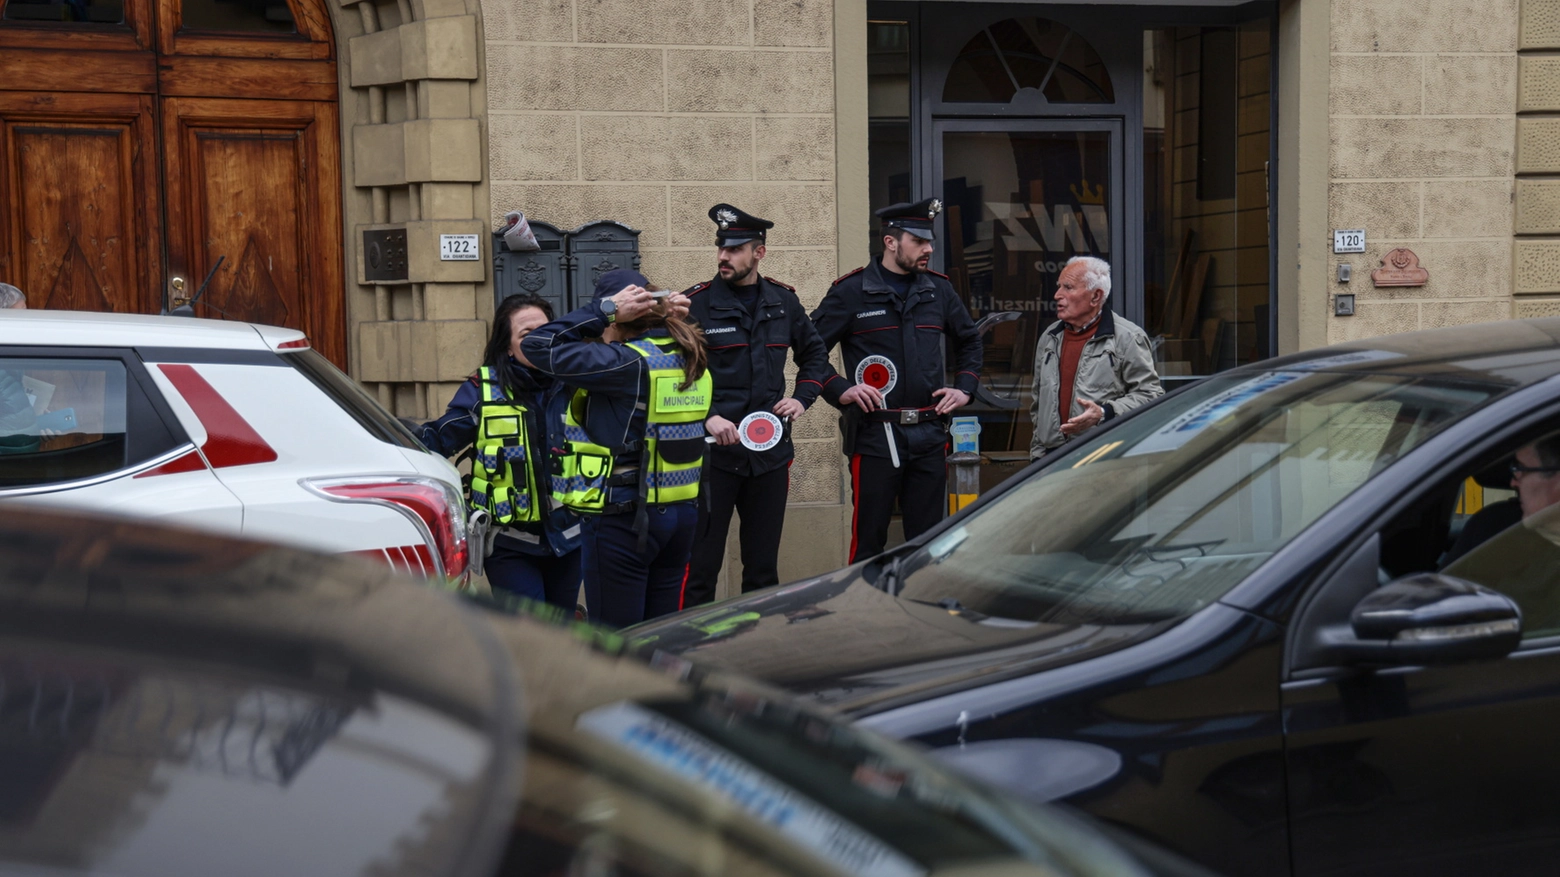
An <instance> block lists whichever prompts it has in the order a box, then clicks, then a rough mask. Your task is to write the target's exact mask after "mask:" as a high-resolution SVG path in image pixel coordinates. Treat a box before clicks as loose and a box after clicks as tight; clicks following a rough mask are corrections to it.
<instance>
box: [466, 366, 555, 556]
mask: <svg viewBox="0 0 1560 877" xmlns="http://www.w3.org/2000/svg"><path fill="white" fill-rule="evenodd" d="M477 380H478V382H479V384H478V385H479V387H480V389H481V391H482V401H481V402H480V403H478V405H477V438H476V440H475V441H474V442H473V443H472V450H473V453H474V455H473V457H472V461H471V493H470V496H469V498H468V502H469V504H470V505H471V507H472V508H473V509H483V510H485V511H486V512H487V513H488V515H489V516H490V517H491V518H492V519H493V523H494V524H496V525H499V526H505V525H508V524H527V523H533V522H535V521H538V520H541V511H540V509H539V508H538V507H537V504H536V503H535V502H533V501H532V498H533V497H534V496H535V495H536V477H535V473H534V472H533V471H532V469H531V466H530V463H529V460H530V454H529V453H527V451H526V448H528V447H529V446H530V441H529V437H528V436H527V435H526V426H525V415H526V407H525V405H523V404H521V403H519V402H515V401H513V400H511V399H509V398H508V397H507V396H505V395H504V391H503V387H502V386H501V385H500V384H499V381H498V376H497V375H495V374H494V373H493V370H492V369H490V368H488V367H487V366H483V367H482V368H481V369H478V370H477Z"/></svg>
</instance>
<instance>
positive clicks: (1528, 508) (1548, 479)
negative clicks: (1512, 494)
mask: <svg viewBox="0 0 1560 877" xmlns="http://www.w3.org/2000/svg"><path fill="white" fill-rule="evenodd" d="M1516 460H1517V466H1519V467H1520V468H1521V469H1523V470H1527V471H1519V472H1517V473H1516V474H1514V475H1513V476H1512V478H1511V487H1512V489H1513V490H1515V491H1516V492H1517V499H1518V501H1519V502H1521V503H1522V517H1524V518H1528V517H1532V516H1533V515H1535V514H1537V513H1539V512H1541V511H1543V510H1544V509H1547V508H1549V507H1550V506H1552V505H1554V504H1555V503H1557V502H1560V472H1545V471H1532V470H1535V469H1542V468H1543V465H1544V464H1543V462H1542V461H1541V460H1539V457H1538V451H1537V450H1535V449H1534V448H1533V446H1532V445H1523V446H1522V448H1521V449H1520V450H1518V451H1517V454H1516Z"/></svg>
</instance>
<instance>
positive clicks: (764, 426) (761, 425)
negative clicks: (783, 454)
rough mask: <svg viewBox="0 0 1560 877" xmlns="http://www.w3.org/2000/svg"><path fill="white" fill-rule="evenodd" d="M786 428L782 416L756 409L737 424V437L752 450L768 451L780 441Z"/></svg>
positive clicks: (744, 445)
mask: <svg viewBox="0 0 1560 877" xmlns="http://www.w3.org/2000/svg"><path fill="white" fill-rule="evenodd" d="M784 429H785V427H784V424H782V423H781V422H780V418H778V417H776V416H775V415H773V414H770V413H769V412H768V411H754V412H753V413H752V414H749V415H748V416H746V417H744V418H742V422H741V423H740V424H738V425H737V438H739V439H740V440H741V441H742V446H743V447H745V448H747V449H748V450H750V451H767V450H769V449H770V448H772V447H774V446H775V445H777V444H779V443H780V436H781V435H782V433H783V432H784Z"/></svg>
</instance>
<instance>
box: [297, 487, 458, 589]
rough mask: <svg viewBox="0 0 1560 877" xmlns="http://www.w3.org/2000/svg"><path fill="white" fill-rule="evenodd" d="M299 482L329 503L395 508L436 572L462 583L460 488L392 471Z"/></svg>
mask: <svg viewBox="0 0 1560 877" xmlns="http://www.w3.org/2000/svg"><path fill="white" fill-rule="evenodd" d="M302 484H303V486H304V487H305V488H307V489H309V490H310V491H313V492H314V493H316V494H319V495H320V496H323V497H324V498H326V499H328V500H331V501H333V502H365V503H372V504H374V505H381V506H385V507H387V508H392V509H395V510H396V511H397V512H400V513H401V514H402V515H404V516H405V517H406V519H407V520H409V521H411V522H412V523H413V524H415V525H416V526H417V529H418V531H419V532H421V533H422V536H423V539H424V540H426V541H427V543H428V547H429V549H430V550H432V552H433V556H434V559H435V560H436V561H437V563H438V566H439V568H438V569H437V570H436V573H437V574H439V575H443V576H445V577H447V578H452V579H458V580H460V581H462V582H464V581H465V580H466V579H467V578H468V577H469V576H470V574H471V570H470V564H471V557H472V553H471V551H472V549H471V545H470V544H469V542H468V540H467V532H466V503H465V501H464V499H462V497H461V495H460V491H458V490H456V489H455V488H454V487H453V486H451V485H449V484H446V483H445V482H443V481H440V480H439V479H437V478H425V477H421V476H415V475H404V476H402V475H392V476H379V477H364V478H306V479H304V480H303V482H302Z"/></svg>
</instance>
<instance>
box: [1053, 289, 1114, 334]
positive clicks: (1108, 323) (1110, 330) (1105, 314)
mask: <svg viewBox="0 0 1560 877" xmlns="http://www.w3.org/2000/svg"><path fill="white" fill-rule="evenodd" d="M1066 326H1067V324H1066V323H1064V322H1062V321H1061V320H1057V321H1056V322H1054V323H1052V324H1051V325H1050V327H1049V328H1047V329H1046V330H1045V331H1046V334H1047V335H1060V334H1061V332H1062V329H1064V328H1066ZM1114 334H1116V313H1115V311H1112V310H1111V309H1110V300H1109V299H1107V300H1106V301H1105V309H1104V310H1102V311H1100V322H1099V329H1098V331H1096V332H1095V333H1094V337H1095V338H1106V337H1109V336H1111V335H1114Z"/></svg>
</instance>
